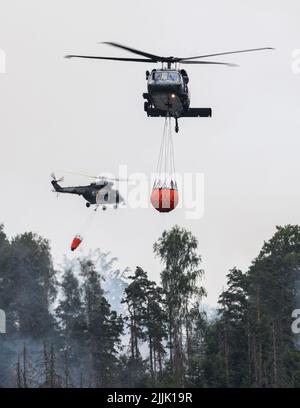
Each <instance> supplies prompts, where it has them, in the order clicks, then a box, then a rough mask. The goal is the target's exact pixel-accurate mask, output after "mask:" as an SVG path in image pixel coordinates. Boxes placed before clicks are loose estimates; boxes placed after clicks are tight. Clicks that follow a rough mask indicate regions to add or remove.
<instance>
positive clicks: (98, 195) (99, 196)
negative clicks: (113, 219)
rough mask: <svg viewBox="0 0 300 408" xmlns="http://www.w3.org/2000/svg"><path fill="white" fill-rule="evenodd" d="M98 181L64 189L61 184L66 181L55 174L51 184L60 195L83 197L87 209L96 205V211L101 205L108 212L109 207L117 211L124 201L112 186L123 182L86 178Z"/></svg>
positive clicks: (103, 178)
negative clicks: (111, 206)
mask: <svg viewBox="0 0 300 408" xmlns="http://www.w3.org/2000/svg"><path fill="white" fill-rule="evenodd" d="M86 177H89V178H94V179H96V182H94V183H91V184H89V185H87V186H74V187H62V186H61V185H60V184H59V183H60V182H61V181H63V180H64V178H63V177H61V178H59V179H57V178H56V177H55V174H54V173H51V178H52V180H51V184H52V186H53V187H54V191H55V192H57V193H58V194H59V193H67V194H77V195H79V196H82V197H83V198H84V199H85V200H86V201H87V202H86V204H85V205H86V207H88V208H89V207H90V206H91V205H92V204H93V205H96V208H95V211H96V210H97V209H98V207H99V206H100V205H102V210H104V211H105V210H106V209H107V206H108V205H113V207H114V208H115V209H117V208H118V205H119V204H120V203H121V202H124V199H123V198H122V196H121V195H120V193H119V191H118V190H114V189H113V188H112V186H113V185H114V183H113V182H114V181H121V180H120V179H112V178H106V177H102V176H86Z"/></svg>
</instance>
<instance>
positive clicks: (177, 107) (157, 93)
mask: <svg viewBox="0 0 300 408" xmlns="http://www.w3.org/2000/svg"><path fill="white" fill-rule="evenodd" d="M103 44H108V45H111V46H113V47H117V48H121V49H123V50H126V51H129V52H131V53H133V54H137V55H140V56H142V57H145V58H119V57H97V56H92V55H66V58H89V59H102V60H111V61H129V62H143V63H158V62H161V63H162V67H161V69H153V70H152V71H151V73H150V72H149V71H146V80H147V85H148V86H147V87H148V92H146V93H143V98H144V99H145V102H144V110H145V112H146V113H147V116H153V117H158V116H163V117H166V116H171V117H173V118H175V132H176V133H177V132H178V131H179V126H178V118H180V117H210V116H211V115H212V110H211V108H191V107H190V102H191V98H190V92H189V89H188V83H189V77H188V74H187V72H186V70H185V69H180V67H179V65H180V64H205V65H207V64H214V65H225V66H228V67H234V66H237V65H236V64H231V63H227V62H219V61H206V60H204V61H195V60H197V59H202V58H207V57H216V56H219V55H228V54H238V53H243V52H253V51H262V50H272V49H274V48H271V47H263V48H252V49H247V50H239V51H227V52H220V53H217V54H207V55H198V56H196V57H172V56H171V57H162V56H159V55H155V54H149V53H148V52H144V51H140V50H137V49H134V48H131V47H127V46H125V45H122V44H118V43H115V42H104V43H103Z"/></svg>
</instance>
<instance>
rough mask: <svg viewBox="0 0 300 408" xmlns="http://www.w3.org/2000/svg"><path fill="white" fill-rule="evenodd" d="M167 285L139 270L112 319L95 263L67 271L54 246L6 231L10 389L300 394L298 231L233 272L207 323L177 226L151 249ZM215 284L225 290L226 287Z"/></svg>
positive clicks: (5, 377)
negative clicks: (58, 264) (287, 390)
mask: <svg viewBox="0 0 300 408" xmlns="http://www.w3.org/2000/svg"><path fill="white" fill-rule="evenodd" d="M153 252H154V255H155V256H157V257H158V258H159V259H160V261H161V268H162V270H161V274H160V282H159V283H156V282H154V281H152V280H150V279H149V277H148V274H147V272H146V271H145V270H144V269H143V268H142V267H141V266H138V267H136V269H135V271H133V272H131V273H130V275H129V276H128V277H127V286H126V287H125V290H124V293H123V295H122V296H120V302H122V305H123V306H124V309H123V310H124V312H122V314H120V313H119V312H117V311H115V310H113V308H112V307H111V306H110V304H109V303H108V300H107V296H106V293H105V291H104V289H103V279H102V277H101V274H100V273H99V271H97V268H96V266H95V262H94V261H93V259H92V258H91V257H82V258H80V259H79V260H78V265H79V268H77V269H76V270H75V269H74V267H73V266H72V264H71V263H69V264H67V263H66V265H65V266H64V267H63V270H62V271H60V272H58V271H56V270H55V268H54V266H53V261H52V257H51V252H50V247H49V243H48V241H47V240H46V239H44V238H42V237H39V236H37V235H35V234H33V233H24V234H21V235H17V236H15V237H13V238H12V239H8V237H7V236H6V234H5V232H4V228H3V226H2V227H1V228H0V309H2V310H4V311H5V313H6V319H7V321H6V326H7V328H6V334H0V386H1V387H20V388H27V387H47V388H52V387H53V388H54V387H299V386H300V351H298V350H297V347H296V346H295V335H294V334H293V333H292V330H291V324H292V311H293V310H294V309H296V308H297V306H298V307H299V305H297V303H296V293H295V292H296V290H295V287H296V285H295V282H296V281H297V279H298V275H299V272H300V269H299V268H300V227H299V226H297V225H287V226H284V227H277V229H276V232H275V234H274V236H273V237H272V238H271V239H270V240H269V241H267V242H265V243H264V244H263V247H262V249H261V251H260V252H259V254H258V256H257V257H256V258H255V259H254V260H253V262H252V264H251V265H250V267H249V269H248V270H247V271H246V272H244V273H243V272H242V271H240V270H239V269H237V268H236V267H233V268H232V269H231V270H229V271H228V273H227V286H226V288H225V289H224V290H223V291H222V293H221V294H220V297H219V300H218V309H217V316H216V318H214V319H208V318H207V316H206V313H205V311H204V309H203V306H202V302H203V299H204V298H205V296H206V291H205V289H204V288H203V287H202V284H201V278H202V276H203V270H202V269H201V257H200V254H199V252H198V243H197V240H196V238H195V237H194V236H193V235H192V234H191V232H189V231H187V230H185V229H183V228H180V227H178V226H174V227H173V228H172V229H171V230H169V231H165V232H163V234H162V235H161V237H159V239H158V240H157V241H156V242H155V243H154V245H153ZM216 284H217V283H216Z"/></svg>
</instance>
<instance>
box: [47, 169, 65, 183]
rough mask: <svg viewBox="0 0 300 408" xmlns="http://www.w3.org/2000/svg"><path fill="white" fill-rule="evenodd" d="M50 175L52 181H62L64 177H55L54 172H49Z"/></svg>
mask: <svg viewBox="0 0 300 408" xmlns="http://www.w3.org/2000/svg"><path fill="white" fill-rule="evenodd" d="M50 177H51V179H52V181H54V182H55V183H60V182H61V181H64V177H60V178H58V179H57V178H56V176H55V173H54V172H52V173H51V174H50Z"/></svg>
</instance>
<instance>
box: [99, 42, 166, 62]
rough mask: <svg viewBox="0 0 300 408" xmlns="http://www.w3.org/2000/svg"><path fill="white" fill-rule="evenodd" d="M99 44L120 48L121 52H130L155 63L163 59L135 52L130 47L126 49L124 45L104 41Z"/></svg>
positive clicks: (146, 53)
mask: <svg viewBox="0 0 300 408" xmlns="http://www.w3.org/2000/svg"><path fill="white" fill-rule="evenodd" d="M100 44H107V45H110V46H112V47H116V48H121V49H122V50H126V51H129V52H132V53H133V54H137V55H142V56H143V57H147V58H150V59H152V60H154V61H155V62H158V61H160V60H161V59H162V58H163V57H160V56H159V55H155V54H150V53H148V52H145V51H141V50H137V49H135V48H131V47H127V46H126V45H122V44H119V43H115V42H108V41H104V42H102V43H100Z"/></svg>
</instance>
